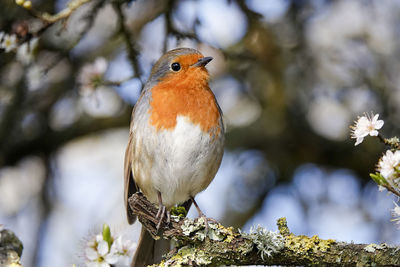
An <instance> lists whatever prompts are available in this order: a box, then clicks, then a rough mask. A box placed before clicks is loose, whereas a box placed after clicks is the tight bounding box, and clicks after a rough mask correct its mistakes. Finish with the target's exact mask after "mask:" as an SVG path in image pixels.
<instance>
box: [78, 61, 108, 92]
mask: <svg viewBox="0 0 400 267" xmlns="http://www.w3.org/2000/svg"><path fill="white" fill-rule="evenodd" d="M107 65H108V63H107V60H106V59H105V58H103V57H99V58H97V59H96V60H95V61H94V62H93V63H91V64H86V65H85V66H83V68H82V70H81V72H80V74H79V76H78V83H79V84H80V91H81V93H83V94H84V95H89V94H91V93H93V91H94V90H95V89H96V88H97V87H99V86H100V85H101V83H102V81H103V76H104V73H105V72H106V70H107Z"/></svg>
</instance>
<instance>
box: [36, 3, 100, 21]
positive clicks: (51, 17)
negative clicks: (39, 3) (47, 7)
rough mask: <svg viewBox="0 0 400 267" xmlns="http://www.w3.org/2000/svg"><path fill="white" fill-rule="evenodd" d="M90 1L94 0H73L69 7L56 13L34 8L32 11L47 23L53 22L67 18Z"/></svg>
mask: <svg viewBox="0 0 400 267" xmlns="http://www.w3.org/2000/svg"><path fill="white" fill-rule="evenodd" d="M90 1H93V0H71V1H70V2H69V3H68V4H67V7H66V8H65V9H63V10H61V11H60V12H58V13H57V14H54V15H51V14H49V13H47V12H44V13H41V12H39V11H36V10H34V9H32V11H31V13H32V14H33V15H34V16H35V17H37V18H39V19H40V20H42V21H43V22H45V23H46V24H53V23H55V22H57V21H59V20H62V19H67V18H68V17H69V16H70V15H71V14H72V13H73V12H74V11H75V10H76V9H78V8H79V7H81V6H82V5H84V4H86V3H88V2H90Z"/></svg>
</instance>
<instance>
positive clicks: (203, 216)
mask: <svg viewBox="0 0 400 267" xmlns="http://www.w3.org/2000/svg"><path fill="white" fill-rule="evenodd" d="M191 200H192V202H193V204H194V206H195V207H196V209H197V212H198V213H199V217H202V218H203V219H204V223H205V227H206V233H208V220H209V219H208V218H207V217H206V215H204V213H203V212H202V211H201V209H200V208H199V205H197V203H196V200H194V197H191Z"/></svg>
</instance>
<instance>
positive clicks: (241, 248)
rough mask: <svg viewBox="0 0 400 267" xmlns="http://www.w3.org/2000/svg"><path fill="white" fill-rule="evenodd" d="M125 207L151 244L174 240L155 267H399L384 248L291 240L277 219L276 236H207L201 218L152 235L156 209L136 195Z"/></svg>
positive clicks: (231, 232)
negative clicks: (261, 266)
mask: <svg viewBox="0 0 400 267" xmlns="http://www.w3.org/2000/svg"><path fill="white" fill-rule="evenodd" d="M129 205H130V207H131V208H132V210H133V211H134V212H135V213H136V214H137V216H138V219H139V221H140V222H141V223H142V224H143V226H144V227H145V228H146V229H147V230H148V231H149V232H150V233H151V234H152V236H153V237H155V238H165V239H174V240H176V241H177V242H176V243H177V244H178V246H177V248H176V249H174V250H172V251H171V252H170V253H169V254H168V255H167V256H166V258H165V259H164V260H163V261H162V262H160V263H159V264H157V265H154V266H187V265H190V266H196V265H201V266H219V265H306V266H307V265H324V266H353V265H360V266H371V265H377V266H382V265H390V266H399V265H400V247H394V246H388V245H386V244H381V245H375V244H370V245H366V244H352V243H344V242H338V241H335V240H333V239H327V240H325V239H321V238H319V237H318V236H316V235H315V236H313V237H308V236H305V235H295V234H293V233H291V232H290V230H289V228H288V227H287V223H286V219H285V218H280V219H278V222H277V224H278V229H279V233H278V232H271V231H267V230H265V229H263V228H256V229H255V230H253V231H252V232H251V233H250V234H247V233H242V232H240V231H239V230H236V229H233V228H232V227H225V226H223V225H221V224H219V223H209V229H208V232H206V228H205V224H204V220H203V219H202V218H199V219H196V220H191V219H188V218H183V217H179V216H173V217H172V219H171V222H170V223H169V224H167V221H166V219H165V221H164V222H163V224H162V227H161V228H162V229H161V231H160V232H159V233H158V232H157V230H156V225H157V220H156V219H155V217H156V216H155V215H156V214H157V208H156V207H155V206H154V205H153V204H152V203H150V202H149V201H148V200H147V199H146V198H145V197H144V196H143V195H142V194H140V193H136V194H134V195H132V196H131V197H130V199H129Z"/></svg>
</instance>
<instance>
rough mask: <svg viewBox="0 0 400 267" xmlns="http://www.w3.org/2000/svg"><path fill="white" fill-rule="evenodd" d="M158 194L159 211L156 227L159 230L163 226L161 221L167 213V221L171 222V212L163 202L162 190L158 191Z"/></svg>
mask: <svg viewBox="0 0 400 267" xmlns="http://www.w3.org/2000/svg"><path fill="white" fill-rule="evenodd" d="M157 194H158V211H157V215H156V220H158V223H157V226H156V229H157V231H158V230H159V229H160V227H161V223H162V221H163V219H164V216H165V213H167V223H168V224H169V223H170V222H171V214H170V212H169V210H167V208H166V207H165V206H164V204H163V202H162V197H161V192H160V191H158V192H157Z"/></svg>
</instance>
